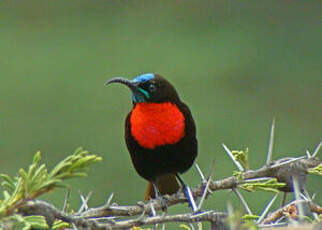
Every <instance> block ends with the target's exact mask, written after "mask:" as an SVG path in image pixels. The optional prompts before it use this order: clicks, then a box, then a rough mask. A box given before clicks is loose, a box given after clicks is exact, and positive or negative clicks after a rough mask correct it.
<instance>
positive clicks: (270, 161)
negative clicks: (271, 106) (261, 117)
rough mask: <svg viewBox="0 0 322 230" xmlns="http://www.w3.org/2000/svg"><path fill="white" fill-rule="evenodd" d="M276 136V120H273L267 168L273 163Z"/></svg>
mask: <svg viewBox="0 0 322 230" xmlns="http://www.w3.org/2000/svg"><path fill="white" fill-rule="evenodd" d="M274 135H275V118H274V119H273V121H272V126H271V134H270V138H269V144H268V152H267V159H266V165H267V166H268V165H270V164H271V163H272V154H273V145H274Z"/></svg>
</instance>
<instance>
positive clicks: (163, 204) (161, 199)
mask: <svg viewBox="0 0 322 230" xmlns="http://www.w3.org/2000/svg"><path fill="white" fill-rule="evenodd" d="M155 199H156V200H157V201H159V202H160V204H161V209H162V211H163V212H166V211H167V209H168V205H167V201H166V199H165V198H164V197H163V196H158V197H156V198H155Z"/></svg>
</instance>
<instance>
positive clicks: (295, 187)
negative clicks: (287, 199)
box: [292, 177, 305, 218]
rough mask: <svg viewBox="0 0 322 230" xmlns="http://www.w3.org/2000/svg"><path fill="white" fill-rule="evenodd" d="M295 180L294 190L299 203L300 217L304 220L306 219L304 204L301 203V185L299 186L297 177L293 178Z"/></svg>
mask: <svg viewBox="0 0 322 230" xmlns="http://www.w3.org/2000/svg"><path fill="white" fill-rule="evenodd" d="M292 179H293V190H294V192H293V193H294V196H295V199H296V201H297V203H298V210H299V215H298V216H299V217H300V218H303V217H304V215H305V214H304V207H303V203H302V202H301V201H302V199H301V191H300V185H299V181H298V180H297V178H296V177H292Z"/></svg>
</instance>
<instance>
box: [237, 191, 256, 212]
mask: <svg viewBox="0 0 322 230" xmlns="http://www.w3.org/2000/svg"><path fill="white" fill-rule="evenodd" d="M233 191H234V192H235V194H236V196H237V197H238V199H239V200H240V202H241V203H242V204H243V206H244V208H245V209H246V211H247V213H248V214H249V215H253V213H252V211H251V210H250V208H249V207H248V205H247V203H246V201H245V199H244V197H243V196H242V194H241V193H240V192H239V191H238V189H237V188H233Z"/></svg>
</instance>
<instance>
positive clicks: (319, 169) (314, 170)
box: [308, 164, 322, 176]
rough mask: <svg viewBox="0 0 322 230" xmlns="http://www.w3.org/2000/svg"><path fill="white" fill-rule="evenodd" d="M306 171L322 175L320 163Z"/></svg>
mask: <svg viewBox="0 0 322 230" xmlns="http://www.w3.org/2000/svg"><path fill="white" fill-rule="evenodd" d="M308 172H309V173H310V174H315V175H319V176H322V164H319V165H318V166H316V167H315V168H311V169H309V170H308Z"/></svg>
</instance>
